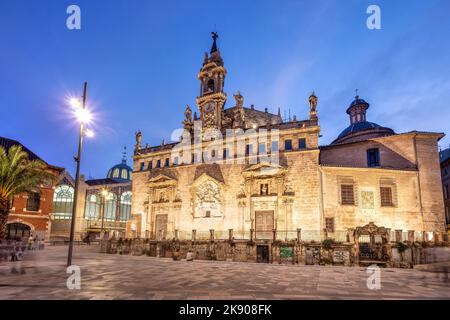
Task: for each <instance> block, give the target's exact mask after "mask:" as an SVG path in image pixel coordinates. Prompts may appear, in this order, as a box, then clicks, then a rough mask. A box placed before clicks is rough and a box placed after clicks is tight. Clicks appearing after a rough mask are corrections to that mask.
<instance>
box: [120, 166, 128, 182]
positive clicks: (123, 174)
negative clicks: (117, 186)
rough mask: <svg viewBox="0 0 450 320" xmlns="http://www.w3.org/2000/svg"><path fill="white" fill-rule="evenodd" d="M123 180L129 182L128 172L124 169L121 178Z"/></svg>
mask: <svg viewBox="0 0 450 320" xmlns="http://www.w3.org/2000/svg"><path fill="white" fill-rule="evenodd" d="M120 177H121V178H122V179H125V180H127V179H128V170H126V169H122V174H121V176H120Z"/></svg>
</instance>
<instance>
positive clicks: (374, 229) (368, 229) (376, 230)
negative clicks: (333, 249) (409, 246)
mask: <svg viewBox="0 0 450 320" xmlns="http://www.w3.org/2000/svg"><path fill="white" fill-rule="evenodd" d="M372 234H376V235H382V236H383V235H388V230H387V229H386V228H384V227H378V226H376V225H375V223H373V222H369V224H367V225H365V226H363V227H357V228H356V229H355V235H356V236H360V235H372Z"/></svg>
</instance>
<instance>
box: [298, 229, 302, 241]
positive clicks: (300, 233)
mask: <svg viewBox="0 0 450 320" xmlns="http://www.w3.org/2000/svg"><path fill="white" fill-rule="evenodd" d="M301 241H302V229H300V228H297V243H300V242H301Z"/></svg>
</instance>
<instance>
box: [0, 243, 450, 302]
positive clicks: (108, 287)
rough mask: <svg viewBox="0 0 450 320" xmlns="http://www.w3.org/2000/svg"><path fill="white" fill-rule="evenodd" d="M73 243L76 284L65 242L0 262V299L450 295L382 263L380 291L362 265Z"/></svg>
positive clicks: (439, 281) (442, 282) (437, 278)
mask: <svg viewBox="0 0 450 320" xmlns="http://www.w3.org/2000/svg"><path fill="white" fill-rule="evenodd" d="M98 251H99V247H98V246H80V247H75V251H74V264H76V265H78V266H80V269H81V289H80V290H69V289H67V286H66V281H67V278H68V277H69V276H70V275H69V274H67V273H66V268H65V261H66V253H67V247H48V248H46V249H45V250H44V251H36V252H28V253H27V254H26V256H25V258H24V261H21V262H2V263H0V299H175V300H178V299H202V300H203V299H245V300H247V299H442V298H444V299H450V280H449V279H448V274H446V273H442V272H429V271H421V270H409V269H408V270H406V269H382V271H381V286H382V287H381V290H369V289H367V285H366V282H367V278H368V276H369V274H367V273H366V269H365V268H361V267H352V268H350V267H331V266H326V267H321V266H300V265H268V264H255V263H235V262H215V261H214V262H213V261H194V262H186V261H172V260H171V259H159V258H152V257H147V256H120V255H109V254H101V253H99V252H98Z"/></svg>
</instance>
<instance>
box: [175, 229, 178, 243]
mask: <svg viewBox="0 0 450 320" xmlns="http://www.w3.org/2000/svg"><path fill="white" fill-rule="evenodd" d="M175 240H177V241H178V229H175Z"/></svg>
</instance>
